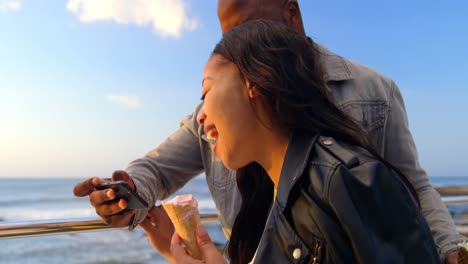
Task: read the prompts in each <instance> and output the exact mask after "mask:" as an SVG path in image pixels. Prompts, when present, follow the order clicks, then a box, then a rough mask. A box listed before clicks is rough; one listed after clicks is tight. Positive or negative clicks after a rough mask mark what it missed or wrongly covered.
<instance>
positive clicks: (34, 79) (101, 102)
mask: <svg viewBox="0 0 468 264" xmlns="http://www.w3.org/2000/svg"><path fill="white" fill-rule="evenodd" d="M300 4H301V9H302V15H303V19H304V24H305V28H306V32H307V34H308V35H309V36H311V37H312V38H314V39H315V40H316V41H318V42H320V43H321V44H323V45H325V46H327V47H328V48H330V49H331V50H332V51H334V52H336V53H338V54H340V55H343V56H345V57H348V58H350V59H352V60H354V61H357V62H359V63H362V64H366V65H369V66H371V67H373V68H375V69H377V70H378V71H380V72H382V73H384V74H385V75H387V76H390V77H391V78H392V79H393V80H395V82H396V83H397V84H398V86H399V87H400V89H401V91H402V94H403V96H404V99H405V103H406V106H407V110H408V116H409V120H410V126H411V130H412V132H413V135H414V138H415V140H416V144H417V147H418V150H419V155H420V161H421V163H422V165H423V167H424V168H425V169H426V170H427V171H428V173H429V175H431V176H468V162H466V157H467V156H468V155H467V154H468V140H467V139H466V135H467V132H466V131H468V125H467V124H468V122H466V121H467V117H466V116H465V114H466V113H468V111H467V110H466V104H467V101H468V100H467V99H468V85H467V84H468V81H467V80H466V79H465V76H466V75H467V74H468V48H467V47H468V17H467V16H466V11H467V10H468V3H466V2H465V1H444V2H442V1H430V2H428V1H422V0H415V1H403V0H395V1H391V2H388V1H387V2H385V3H382V2H381V1H345V0H327V1H315V0H302V1H300ZM220 37H221V33H220V27H219V25H218V21H217V17H216V1H214V0H205V1H202V0H199V1H195V0H191V1H190V0H154V1H149V0H146V1H144V0H106V1H104V0H48V1H39V0H0V177H89V176H93V175H97V176H102V177H107V176H109V175H110V174H111V173H112V171H113V170H115V169H121V168H123V167H124V166H125V165H126V164H127V163H128V162H130V161H131V160H133V159H135V158H138V157H140V156H142V155H144V154H145V153H146V152H148V151H149V150H150V149H152V148H153V147H155V146H157V145H158V144H159V143H160V142H161V141H162V140H164V138H165V137H166V136H168V135H169V134H170V133H171V132H172V131H174V130H175V129H176V128H177V127H178V125H179V121H180V119H181V118H182V117H183V116H185V115H187V114H190V113H191V112H192V110H193V108H194V106H195V105H196V104H197V103H198V102H199V98H200V89H201V73H202V69H203V66H204V63H205V62H206V59H207V58H208V56H209V54H210V52H211V50H212V48H213V47H214V45H215V43H216V42H217V41H218V40H219V39H220Z"/></svg>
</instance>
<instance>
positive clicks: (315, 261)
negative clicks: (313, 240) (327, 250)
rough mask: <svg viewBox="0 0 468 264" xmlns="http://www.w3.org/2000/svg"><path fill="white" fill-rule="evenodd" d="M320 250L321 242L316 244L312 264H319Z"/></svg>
mask: <svg viewBox="0 0 468 264" xmlns="http://www.w3.org/2000/svg"><path fill="white" fill-rule="evenodd" d="M320 249H321V245H320V243H319V242H317V244H315V249H314V257H313V258H312V264H318V263H319V260H320Z"/></svg>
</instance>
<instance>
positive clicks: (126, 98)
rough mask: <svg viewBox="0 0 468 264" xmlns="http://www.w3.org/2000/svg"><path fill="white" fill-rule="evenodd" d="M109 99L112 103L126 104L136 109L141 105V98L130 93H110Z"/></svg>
mask: <svg viewBox="0 0 468 264" xmlns="http://www.w3.org/2000/svg"><path fill="white" fill-rule="evenodd" d="M107 100H109V101H110V102H112V103H116V104H119V105H123V106H126V107H128V108H132V109H136V108H140V107H141V103H140V98H139V97H138V96H130V95H109V96H107Z"/></svg>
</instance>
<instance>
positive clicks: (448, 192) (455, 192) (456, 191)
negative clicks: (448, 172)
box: [434, 185, 468, 196]
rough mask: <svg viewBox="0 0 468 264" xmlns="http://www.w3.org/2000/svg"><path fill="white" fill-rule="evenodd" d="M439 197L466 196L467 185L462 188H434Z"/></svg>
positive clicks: (467, 191)
mask: <svg viewBox="0 0 468 264" xmlns="http://www.w3.org/2000/svg"><path fill="white" fill-rule="evenodd" d="M434 189H435V190H436V191H437V192H438V193H439V194H440V195H441V196H462V195H468V185H462V186H439V187H435V188H434Z"/></svg>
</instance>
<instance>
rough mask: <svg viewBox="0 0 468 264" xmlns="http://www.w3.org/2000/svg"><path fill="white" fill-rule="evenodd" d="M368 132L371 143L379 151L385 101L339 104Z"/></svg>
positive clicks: (381, 141) (386, 111)
mask: <svg viewBox="0 0 468 264" xmlns="http://www.w3.org/2000/svg"><path fill="white" fill-rule="evenodd" d="M339 107H340V108H341V110H343V111H344V112H345V113H346V114H347V115H348V116H350V117H351V118H352V119H354V120H355V121H357V122H358V123H359V124H360V125H361V126H362V128H364V130H366V131H367V133H369V136H370V137H371V140H372V143H373V144H374V146H375V147H376V148H377V150H378V151H379V152H381V149H382V144H383V139H384V137H385V135H384V127H385V120H386V117H387V113H388V103H387V102H386V101H350V102H346V103H344V104H341V105H340V106H339Z"/></svg>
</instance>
